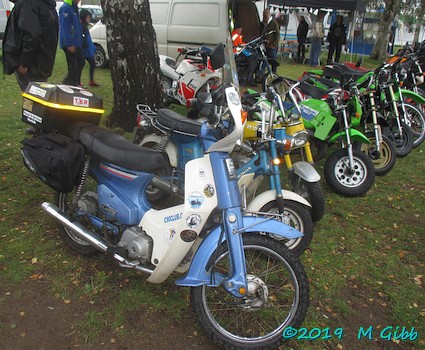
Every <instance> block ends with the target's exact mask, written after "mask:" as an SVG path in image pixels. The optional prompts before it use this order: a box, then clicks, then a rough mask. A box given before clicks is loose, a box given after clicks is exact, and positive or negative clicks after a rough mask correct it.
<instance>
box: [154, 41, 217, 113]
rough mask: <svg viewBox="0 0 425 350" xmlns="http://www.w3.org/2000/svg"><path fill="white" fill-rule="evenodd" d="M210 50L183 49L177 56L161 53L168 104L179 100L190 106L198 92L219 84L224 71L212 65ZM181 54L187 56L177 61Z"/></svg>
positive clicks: (165, 103) (163, 86)
mask: <svg viewBox="0 0 425 350" xmlns="http://www.w3.org/2000/svg"><path fill="white" fill-rule="evenodd" d="M210 52H211V49H209V48H207V47H201V48H200V49H197V50H194V49H190V48H182V49H180V52H179V56H177V59H173V58H171V57H168V56H164V55H159V67H160V69H161V84H162V89H163V94H164V105H165V106H168V105H170V104H171V103H177V104H181V105H183V106H186V107H188V106H190V101H191V100H192V99H193V98H196V96H197V94H198V93H199V92H202V91H206V92H209V91H210V89H211V87H213V86H216V85H218V84H219V83H220V79H221V74H220V72H218V71H216V70H215V69H213V68H212V63H211V58H210V56H209V54H210ZM181 55H184V59H183V61H182V62H180V64H178V63H177V60H178V59H179V57H180V56H181Z"/></svg>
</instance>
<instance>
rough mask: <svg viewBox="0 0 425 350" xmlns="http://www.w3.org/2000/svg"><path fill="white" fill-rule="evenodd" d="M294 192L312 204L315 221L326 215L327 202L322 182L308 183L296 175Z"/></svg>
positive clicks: (311, 212) (312, 214) (311, 211)
mask: <svg viewBox="0 0 425 350" xmlns="http://www.w3.org/2000/svg"><path fill="white" fill-rule="evenodd" d="M292 190H293V191H294V192H295V193H298V194H299V195H300V196H301V197H303V198H304V199H306V200H307V201H308V202H309V203H310V204H311V210H310V214H311V218H312V219H313V221H315V222H316V221H319V220H320V219H322V217H323V215H324V214H325V203H326V200H325V195H324V194H323V191H322V186H321V185H320V181H316V182H308V181H305V180H304V179H302V178H301V177H299V176H298V175H296V179H295V181H294V185H293V187H292Z"/></svg>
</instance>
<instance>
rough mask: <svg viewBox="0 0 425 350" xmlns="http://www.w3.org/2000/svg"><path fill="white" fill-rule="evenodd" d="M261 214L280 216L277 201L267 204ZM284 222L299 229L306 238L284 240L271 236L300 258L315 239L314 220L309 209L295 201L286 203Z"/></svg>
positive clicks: (286, 201)
mask: <svg viewBox="0 0 425 350" xmlns="http://www.w3.org/2000/svg"><path fill="white" fill-rule="evenodd" d="M260 211H261V212H266V213H272V214H278V213H279V209H278V206H277V202H276V201H271V202H269V203H267V204H265V205H264V206H263V207H262V208H261V209H260ZM283 215H284V216H283V218H282V222H283V223H285V224H288V225H289V226H291V227H293V228H295V229H297V230H298V231H300V232H301V233H303V234H304V236H302V237H300V238H295V239H282V237H280V236H275V235H271V237H273V238H275V239H276V240H279V241H283V242H284V243H285V246H286V247H287V248H289V249H290V250H291V251H292V253H293V254H295V255H296V256H300V255H301V254H302V253H303V252H304V251H305V250H306V249H307V248H308V246H309V244H310V242H311V240H312V239H313V220H312V218H311V215H310V212H309V211H308V209H307V208H306V207H305V206H304V205H302V204H300V203H298V202H295V201H291V200H285V201H284V212H283Z"/></svg>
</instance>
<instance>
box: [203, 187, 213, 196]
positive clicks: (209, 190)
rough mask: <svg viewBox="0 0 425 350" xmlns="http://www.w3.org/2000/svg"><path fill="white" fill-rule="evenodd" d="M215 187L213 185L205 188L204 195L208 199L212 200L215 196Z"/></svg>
mask: <svg viewBox="0 0 425 350" xmlns="http://www.w3.org/2000/svg"><path fill="white" fill-rule="evenodd" d="M214 192H215V191H214V187H213V185H206V186H205V187H204V195H205V197H207V198H211V197H212V196H214Z"/></svg>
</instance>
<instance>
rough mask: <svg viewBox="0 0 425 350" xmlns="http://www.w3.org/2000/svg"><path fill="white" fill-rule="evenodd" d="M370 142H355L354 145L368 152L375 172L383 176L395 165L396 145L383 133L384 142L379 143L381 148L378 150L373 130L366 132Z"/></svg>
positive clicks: (365, 152)
mask: <svg viewBox="0 0 425 350" xmlns="http://www.w3.org/2000/svg"><path fill="white" fill-rule="evenodd" d="M366 137H367V138H368V139H369V141H370V144H367V143H361V142H355V143H354V147H355V148H356V149H358V150H360V151H361V152H363V153H364V154H366V155H367V156H368V157H369V158H370V160H371V161H372V163H373V166H374V167H375V174H376V175H378V176H383V175H385V174H386V173H388V172H389V171H390V170H391V169H392V168H393V167H394V165H395V161H396V159H397V155H396V152H395V147H394V145H393V144H392V142H391V141H390V140H389V139H388V137H386V136H384V135H382V142H381V144H380V145H379V147H380V149H379V151H377V149H376V145H375V140H376V139H375V134H374V133H373V132H368V133H366Z"/></svg>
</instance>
